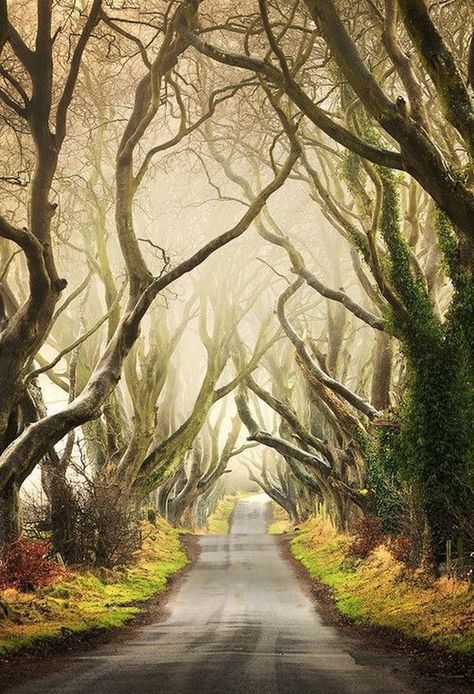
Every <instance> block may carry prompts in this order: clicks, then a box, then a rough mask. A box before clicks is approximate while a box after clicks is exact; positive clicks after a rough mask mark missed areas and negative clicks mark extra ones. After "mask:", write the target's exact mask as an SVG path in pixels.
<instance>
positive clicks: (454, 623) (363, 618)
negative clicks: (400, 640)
mask: <svg viewBox="0 0 474 694" xmlns="http://www.w3.org/2000/svg"><path fill="white" fill-rule="evenodd" d="M351 542H352V538H351V537H350V536H348V535H340V534H339V535H338V534H336V533H335V532H334V530H332V529H331V528H330V527H329V526H328V523H327V522H324V521H321V520H320V519H318V518H312V519H310V520H309V521H307V522H306V523H304V524H303V525H302V527H301V530H300V531H299V532H298V533H297V534H296V535H295V537H294V538H293V539H292V541H291V550H292V553H293V555H294V556H295V557H296V558H297V559H298V560H299V561H301V563H302V564H303V565H304V566H305V567H306V569H307V570H308V572H309V574H310V576H311V577H312V578H315V579H317V580H319V581H321V582H322V583H324V584H325V585H327V586H329V587H330V588H331V590H332V594H333V598H334V600H335V603H336V605H337V608H338V609H339V611H340V612H342V613H343V614H344V615H346V616H348V617H350V618H351V619H353V620H355V621H359V622H364V623H370V624H375V625H377V626H382V627H388V628H391V629H396V630H397V631H399V632H401V633H403V634H405V635H406V636H409V637H411V638H413V637H414V638H417V639H420V640H422V641H425V642H428V643H430V644H432V645H434V646H438V647H442V648H445V649H447V650H450V651H453V652H457V653H462V654H465V655H474V590H473V589H472V586H470V585H469V584H467V583H466V582H464V581H459V580H454V579H451V578H447V577H443V578H440V579H438V580H432V581H429V580H428V579H427V578H426V576H424V575H421V574H420V573H417V572H416V571H415V572H414V571H412V570H410V569H408V568H407V567H406V566H405V565H404V564H402V563H400V562H398V561H396V560H395V559H394V558H393V556H392V555H391V554H390V552H389V551H388V549H387V548H386V547H384V546H380V547H378V548H377V549H376V550H375V551H374V552H372V554H370V555H369V556H368V557H367V559H364V560H358V561H354V560H353V559H349V558H348V556H347V550H348V548H349V546H350V544H351Z"/></svg>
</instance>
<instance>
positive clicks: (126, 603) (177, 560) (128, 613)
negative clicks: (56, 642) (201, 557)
mask: <svg viewBox="0 0 474 694" xmlns="http://www.w3.org/2000/svg"><path fill="white" fill-rule="evenodd" d="M142 530H143V544H142V548H141V549H140V550H139V552H137V556H136V561H135V563H134V564H133V565H132V566H130V567H128V568H123V569H116V570H110V571H103V572H100V573H97V572H94V573H92V572H82V571H81V572H79V571H77V572H76V571H68V573H67V574H66V575H65V576H64V578H63V579H62V580H60V581H59V582H57V583H55V584H53V585H49V586H47V587H44V588H40V589H38V590H36V591H35V592H34V593H19V592H18V591H16V590H13V589H8V590H4V591H1V592H0V607H1V608H2V609H1V610H0V655H4V654H6V653H11V652H14V651H17V650H19V649H21V648H24V647H27V646H32V645H34V644H35V643H37V642H38V641H40V640H43V639H52V638H61V637H64V636H66V635H69V634H71V633H76V632H83V631H88V630H92V629H97V628H105V629H106V628H112V627H117V626H121V625H123V624H124V623H125V622H127V621H128V620H130V619H131V618H132V617H134V616H135V615H137V613H138V612H139V611H140V606H139V605H138V604H137V603H140V602H142V601H144V600H147V599H148V598H151V597H152V596H153V595H155V594H157V593H160V592H161V591H163V590H164V588H165V586H166V583H167V580H168V578H169V576H170V575H171V574H173V573H175V572H176V571H179V569H181V568H183V567H184V566H185V565H186V563H187V557H186V554H185V552H184V550H183V548H182V546H181V543H180V541H179V535H178V532H177V531H176V530H175V529H173V528H172V527H171V526H170V525H169V524H168V523H167V522H166V521H165V520H163V519H162V518H158V519H157V522H156V526H154V525H151V524H149V523H145V524H144V525H143V528H142Z"/></svg>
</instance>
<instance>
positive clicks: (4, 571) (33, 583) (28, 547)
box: [0, 538, 64, 593]
mask: <svg viewBox="0 0 474 694" xmlns="http://www.w3.org/2000/svg"><path fill="white" fill-rule="evenodd" d="M49 549H50V543H49V542H48V541H47V540H30V539H28V538H21V539H19V540H17V541H16V542H12V543H11V544H9V545H6V546H5V547H4V548H3V549H2V551H1V554H0V589H1V590H4V589H5V588H16V589H17V590H19V591H21V592H23V593H27V592H29V591H32V590H36V588H40V587H41V586H47V585H49V584H50V583H54V581H56V580H57V579H58V578H59V577H60V576H61V575H62V574H63V573H64V569H63V567H61V566H60V565H59V564H57V563H56V562H54V561H51V559H49V558H48V552H49Z"/></svg>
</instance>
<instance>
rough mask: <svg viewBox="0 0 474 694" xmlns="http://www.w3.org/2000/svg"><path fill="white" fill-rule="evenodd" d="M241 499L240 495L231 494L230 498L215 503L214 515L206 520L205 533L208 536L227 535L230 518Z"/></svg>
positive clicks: (226, 497)
mask: <svg viewBox="0 0 474 694" xmlns="http://www.w3.org/2000/svg"><path fill="white" fill-rule="evenodd" d="M242 498H243V496H242V494H233V495H232V496H225V497H224V498H223V499H221V500H220V501H218V502H217V506H216V509H215V511H214V513H211V514H210V515H209V517H208V519H207V531H208V533H209V534H210V535H228V534H229V530H230V527H229V522H230V518H231V516H232V513H233V512H234V509H235V507H236V505H237V502H238V501H239V500H240V499H242Z"/></svg>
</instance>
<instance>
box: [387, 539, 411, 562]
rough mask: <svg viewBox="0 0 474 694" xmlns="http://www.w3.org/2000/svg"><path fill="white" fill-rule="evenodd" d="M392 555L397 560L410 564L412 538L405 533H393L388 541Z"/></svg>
mask: <svg viewBox="0 0 474 694" xmlns="http://www.w3.org/2000/svg"><path fill="white" fill-rule="evenodd" d="M388 548H389V550H390V553H391V555H392V556H393V558H394V559H396V560H397V561H400V562H402V563H403V564H408V563H409V561H410V539H409V538H408V537H405V536H404V535H393V536H392V537H391V538H390V539H389V541H388Z"/></svg>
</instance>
